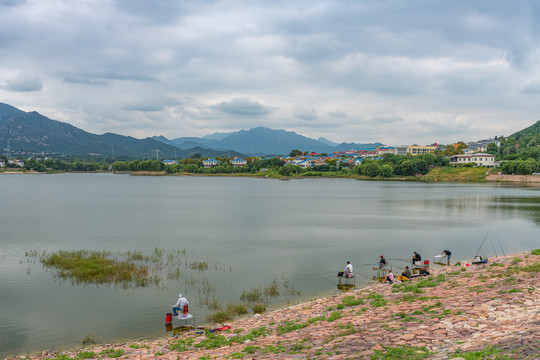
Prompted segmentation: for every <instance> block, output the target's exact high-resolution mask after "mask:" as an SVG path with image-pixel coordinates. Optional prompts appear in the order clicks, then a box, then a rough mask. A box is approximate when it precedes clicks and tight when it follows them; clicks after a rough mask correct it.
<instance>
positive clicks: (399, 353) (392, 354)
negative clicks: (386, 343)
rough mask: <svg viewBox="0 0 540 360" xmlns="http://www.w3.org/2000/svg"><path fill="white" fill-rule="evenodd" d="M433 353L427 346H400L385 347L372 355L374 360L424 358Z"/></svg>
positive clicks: (416, 359) (417, 359)
mask: <svg viewBox="0 0 540 360" xmlns="http://www.w3.org/2000/svg"><path fill="white" fill-rule="evenodd" d="M430 355H432V353H431V352H429V351H428V349H427V348H426V347H416V346H406V345H402V346H398V347H385V349H384V351H383V350H375V353H374V354H372V355H371V359H372V360H422V359H426V358H427V357H429V356H430Z"/></svg>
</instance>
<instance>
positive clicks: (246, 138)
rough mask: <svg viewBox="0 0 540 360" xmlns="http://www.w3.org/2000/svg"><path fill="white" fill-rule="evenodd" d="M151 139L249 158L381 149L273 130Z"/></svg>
mask: <svg viewBox="0 0 540 360" xmlns="http://www.w3.org/2000/svg"><path fill="white" fill-rule="evenodd" d="M153 139H155V140H158V141H161V142H163V143H164V144H169V145H173V146H177V147H179V148H180V149H189V148H192V147H194V146H199V147H202V148H208V149H214V150H220V151H227V150H234V151H238V152H240V153H243V154H247V155H252V156H260V155H268V154H289V153H290V152H291V150H294V149H298V150H302V151H310V152H312V151H314V152H317V153H332V152H336V151H347V150H352V149H356V150H362V149H373V148H376V147H377V146H380V145H382V144H381V143H378V142H377V143H370V144H356V143H341V144H336V143H333V142H331V141H328V140H326V139H324V138H320V139H319V140H315V139H311V138H308V137H306V136H303V135H299V134H297V133H295V132H293V131H285V130H273V129H269V128H265V127H256V128H253V129H249V130H240V131H234V132H230V133H216V134H212V135H208V136H205V137H202V138H197V137H181V138H177V139H173V140H169V139H167V138H165V137H163V136H154V137H153Z"/></svg>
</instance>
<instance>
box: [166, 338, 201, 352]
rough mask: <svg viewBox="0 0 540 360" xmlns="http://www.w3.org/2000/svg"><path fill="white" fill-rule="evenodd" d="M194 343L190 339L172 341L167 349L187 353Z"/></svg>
mask: <svg viewBox="0 0 540 360" xmlns="http://www.w3.org/2000/svg"><path fill="white" fill-rule="evenodd" d="M194 342H195V340H194V339H192V338H186V339H178V340H174V341H172V342H171V343H170V345H169V349H171V350H174V351H180V352H181V351H189V350H191V345H193V343H194Z"/></svg>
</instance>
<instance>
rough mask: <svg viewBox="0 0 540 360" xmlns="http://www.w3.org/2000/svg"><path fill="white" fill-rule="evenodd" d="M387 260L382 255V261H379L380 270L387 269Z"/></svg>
mask: <svg viewBox="0 0 540 360" xmlns="http://www.w3.org/2000/svg"><path fill="white" fill-rule="evenodd" d="M386 265H387V264H386V259H385V258H384V256H382V255H381V260H379V269H386Z"/></svg>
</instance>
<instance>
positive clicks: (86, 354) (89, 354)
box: [77, 351, 96, 359]
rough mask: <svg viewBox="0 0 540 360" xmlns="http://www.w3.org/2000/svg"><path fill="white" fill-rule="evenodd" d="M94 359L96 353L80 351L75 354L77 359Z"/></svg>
mask: <svg viewBox="0 0 540 360" xmlns="http://www.w3.org/2000/svg"><path fill="white" fill-rule="evenodd" d="M94 357H96V353H95V352H93V351H81V352H80V353H78V354H77V359H92V358H94Z"/></svg>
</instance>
